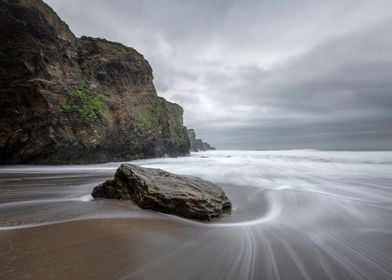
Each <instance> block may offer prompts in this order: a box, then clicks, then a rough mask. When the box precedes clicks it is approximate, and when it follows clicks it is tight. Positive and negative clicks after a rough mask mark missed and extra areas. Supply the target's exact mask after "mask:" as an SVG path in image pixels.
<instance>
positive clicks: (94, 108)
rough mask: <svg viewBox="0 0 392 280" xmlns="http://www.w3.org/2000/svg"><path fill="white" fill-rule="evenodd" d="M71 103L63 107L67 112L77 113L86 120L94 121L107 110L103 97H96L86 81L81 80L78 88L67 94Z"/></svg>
mask: <svg viewBox="0 0 392 280" xmlns="http://www.w3.org/2000/svg"><path fill="white" fill-rule="evenodd" d="M67 96H68V97H69V100H68V101H69V103H67V104H64V105H63V109H64V110H66V111H77V112H79V113H80V114H81V115H82V116H83V118H84V119H86V120H89V121H93V120H95V119H97V118H98V117H100V116H101V115H102V113H103V109H104V108H105V102H104V100H103V98H102V97H98V96H96V94H95V92H94V91H93V90H92V89H91V87H90V86H89V85H88V84H87V83H86V82H85V81H84V80H80V81H79V83H78V86H77V87H75V88H73V89H71V90H69V91H68V92H67Z"/></svg>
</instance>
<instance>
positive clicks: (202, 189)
mask: <svg viewBox="0 0 392 280" xmlns="http://www.w3.org/2000/svg"><path fill="white" fill-rule="evenodd" d="M92 196H93V197H105V198H117V199H132V200H133V201H134V202H135V203H136V204H137V205H139V206H140V207H141V208H144V209H154V210H157V211H161V212H164V213H168V214H176V215H179V216H183V217H186V218H192V219H200V220H211V218H213V217H219V216H221V215H222V213H223V212H224V211H226V210H230V209H231V202H230V201H229V199H228V198H227V196H226V194H225V193H224V192H223V190H222V189H221V188H220V187H219V186H217V185H215V184H213V183H211V182H208V181H205V180H202V179H200V178H197V177H190V176H182V175H176V174H173V173H169V172H167V171H164V170H162V169H153V168H143V167H140V166H138V165H134V164H122V165H121V166H120V167H119V168H118V169H117V171H116V174H115V175H114V179H113V180H107V181H106V182H104V183H103V184H101V185H99V186H97V187H95V188H94V190H93V193H92Z"/></svg>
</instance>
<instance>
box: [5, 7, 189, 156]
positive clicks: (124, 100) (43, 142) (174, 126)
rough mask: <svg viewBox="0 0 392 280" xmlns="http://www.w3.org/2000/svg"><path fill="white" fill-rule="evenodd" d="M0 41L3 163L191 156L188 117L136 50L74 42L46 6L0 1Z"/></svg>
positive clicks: (100, 41) (80, 40)
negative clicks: (164, 94) (159, 87)
mask: <svg viewBox="0 0 392 280" xmlns="http://www.w3.org/2000/svg"><path fill="white" fill-rule="evenodd" d="M0 41H1V44H0V94H1V100H0V107H1V108H2V109H1V110H0V163H2V164H9V163H49V164H62V163H90V162H106V161H120V160H131V159H137V158H148V157H160V156H164V155H168V156H177V155H186V154H188V152H189V148H190V144H189V140H188V136H187V129H186V128H185V127H184V126H183V120H182V114H183V110H182V108H181V107H180V106H179V105H177V104H174V103H170V102H168V101H166V100H165V99H163V98H161V97H158V95H157V93H156V90H155V87H154V84H153V74H152V69H151V67H150V65H149V63H148V62H147V61H146V60H145V59H144V57H143V56H142V55H141V54H140V53H138V52H137V51H136V50H134V49H132V48H129V47H126V46H123V45H121V44H119V43H114V42H109V41H106V40H104V39H95V38H88V37H82V38H76V37H75V36H74V34H73V33H72V32H71V31H70V30H69V28H68V26H67V25H66V24H65V23H64V22H63V21H62V20H61V19H60V18H59V17H58V16H57V14H56V13H55V12H54V11H53V10H52V9H51V8H50V7H49V6H48V5H46V4H45V3H44V2H42V1H41V0H1V1H0Z"/></svg>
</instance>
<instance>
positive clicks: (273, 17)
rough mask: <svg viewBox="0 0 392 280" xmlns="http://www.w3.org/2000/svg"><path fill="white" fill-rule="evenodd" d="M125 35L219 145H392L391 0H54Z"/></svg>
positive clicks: (89, 28)
mask: <svg viewBox="0 0 392 280" xmlns="http://www.w3.org/2000/svg"><path fill="white" fill-rule="evenodd" d="M46 2H47V3H48V4H49V5H51V6H52V7H53V8H54V10H55V11H56V12H57V13H58V14H59V15H60V17H62V18H63V19H64V20H65V21H66V22H67V23H68V24H69V26H70V28H71V30H72V31H73V32H74V33H75V34H76V35H78V36H81V35H89V36H96V37H104V38H107V39H109V40H113V41H119V42H121V43H123V44H125V45H128V46H131V47H133V48H135V49H137V50H138V51H139V52H141V53H142V54H143V55H144V56H145V57H146V58H147V60H148V61H149V62H150V64H151V65H152V68H153V69H154V76H155V80H154V81H155V85H156V87H157V91H158V94H159V95H161V96H164V97H166V98H167V99H168V100H170V101H173V102H177V103H179V104H180V105H181V106H182V107H183V108H184V109H185V125H186V126H188V127H192V128H195V129H196V132H197V134H198V136H200V137H202V138H203V139H205V140H207V141H208V142H210V143H211V144H213V145H215V146H217V148H221V149H223V148H239V149H240V148H241V149H287V148H318V149H392V110H391V109H392V1H390V0H372V1H368V0H330V1H321V0H319V1H315V0H296V1H294V0H281V1H276V0H252V1H244V0H241V1H239V0H238V1H236V0H219V1H218V0H215V1H201V0H143V1H140V0H134V1H127V0H111V1H106V0H83V1H80V0H67V1H63V0H47V1H46Z"/></svg>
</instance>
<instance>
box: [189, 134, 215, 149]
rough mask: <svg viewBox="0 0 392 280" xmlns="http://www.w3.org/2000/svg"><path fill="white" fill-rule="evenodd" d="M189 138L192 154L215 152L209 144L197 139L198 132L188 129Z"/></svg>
mask: <svg viewBox="0 0 392 280" xmlns="http://www.w3.org/2000/svg"><path fill="white" fill-rule="evenodd" d="M188 138H189V142H190V145H191V148H190V149H191V151H192V152H200V151H208V150H215V148H214V147H212V146H211V145H210V144H208V143H207V142H203V140H201V139H196V132H195V130H194V129H188Z"/></svg>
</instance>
